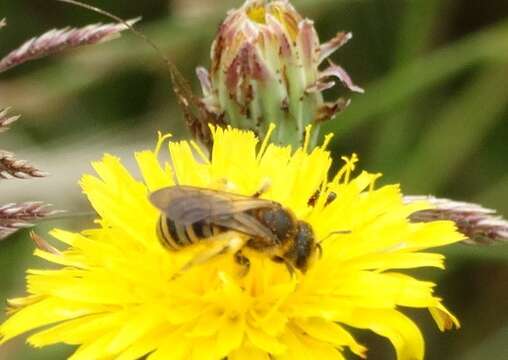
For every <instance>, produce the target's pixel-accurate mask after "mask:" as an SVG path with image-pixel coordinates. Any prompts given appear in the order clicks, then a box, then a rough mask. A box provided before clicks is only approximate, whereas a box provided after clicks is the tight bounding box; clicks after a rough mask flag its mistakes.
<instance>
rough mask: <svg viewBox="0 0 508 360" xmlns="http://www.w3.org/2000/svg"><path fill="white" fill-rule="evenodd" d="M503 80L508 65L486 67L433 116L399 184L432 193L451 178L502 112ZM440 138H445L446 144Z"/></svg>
mask: <svg viewBox="0 0 508 360" xmlns="http://www.w3.org/2000/svg"><path fill="white" fill-rule="evenodd" d="M506 79H508V63H506V64H501V65H492V66H489V67H486V68H485V69H483V70H481V71H480V73H479V74H478V75H477V76H476V78H475V79H474V80H473V81H471V83H469V84H468V85H467V87H466V88H465V89H464V90H463V92H462V93H459V94H457V96H456V97H455V98H452V99H451V100H450V101H449V103H448V104H447V105H446V106H445V107H444V109H442V110H441V111H439V112H438V113H437V114H436V117H435V119H434V120H433V126H432V127H431V128H430V129H429V130H427V132H426V133H425V134H424V136H423V139H422V140H421V142H420V143H419V144H418V145H417V146H416V148H414V149H413V150H412V153H411V154H410V156H409V159H407V162H405V163H407V166H406V167H405V169H404V170H403V172H402V176H401V180H400V181H401V182H402V183H403V184H404V185H405V186H407V187H408V188H410V189H411V188H414V189H418V191H419V192H424V193H426V192H433V193H435V192H436V190H439V189H440V188H441V187H442V186H443V185H445V184H446V181H447V180H448V179H449V178H450V177H453V175H454V173H455V172H456V171H457V170H458V168H459V167H460V165H462V164H463V162H464V161H465V160H466V159H467V158H468V156H469V155H471V154H472V153H473V152H474V151H475V150H476V149H477V148H478V146H479V145H480V144H481V141H482V140H483V138H484V137H485V136H486V135H487V134H488V133H489V131H490V130H491V129H492V127H493V126H494V125H495V124H496V122H497V121H498V120H499V118H500V116H501V115H502V113H503V111H505V109H506V107H507V105H508V86H506ZM443 134H447V135H448V136H447V141H446V142H443ZM436 159H438V160H439V162H437V163H436V161H435V160H436Z"/></svg>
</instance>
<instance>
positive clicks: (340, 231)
mask: <svg viewBox="0 0 508 360" xmlns="http://www.w3.org/2000/svg"><path fill="white" fill-rule="evenodd" d="M351 232H352V231H350V230H338V231H332V232H331V233H329V234H328V235H326V237H325V238H324V239H323V240H321V241H319V242H318V243H317V244H318V245H319V246H321V244H322V243H324V242H325V241H326V240H328V239H329V238H331V237H332V236H333V235H348V234H351Z"/></svg>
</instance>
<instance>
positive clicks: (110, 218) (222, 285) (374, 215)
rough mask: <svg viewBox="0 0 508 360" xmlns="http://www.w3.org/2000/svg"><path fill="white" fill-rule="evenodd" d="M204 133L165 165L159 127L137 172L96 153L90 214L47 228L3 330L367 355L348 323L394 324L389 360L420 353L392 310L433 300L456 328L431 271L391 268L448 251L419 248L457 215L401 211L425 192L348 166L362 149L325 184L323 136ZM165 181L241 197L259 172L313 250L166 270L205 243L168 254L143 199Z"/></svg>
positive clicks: (200, 355) (103, 347) (110, 351)
mask: <svg viewBox="0 0 508 360" xmlns="http://www.w3.org/2000/svg"><path fill="white" fill-rule="evenodd" d="M212 133H213V137H214V147H213V150H212V153H211V156H210V159H208V157H207V156H205V155H204V154H203V153H202V152H201V151H200V150H199V148H198V146H197V145H196V144H194V143H192V142H188V141H182V142H170V144H169V153H170V156H171V161H170V163H168V164H165V165H163V166H161V164H160V163H159V161H158V159H157V157H158V153H159V152H160V149H161V145H162V141H163V139H162V138H161V139H159V143H158V146H157V149H156V150H155V151H143V152H140V153H137V154H136V160H137V162H138V165H139V168H140V172H141V176H142V178H143V180H142V181H138V180H136V179H135V178H134V177H133V176H132V175H131V174H130V173H129V172H128V171H127V170H126V169H125V168H124V167H123V166H122V164H121V163H120V161H119V159H117V158H116V157H113V156H111V155H106V156H105V157H104V158H103V160H102V161H100V162H96V163H94V164H93V166H94V168H95V170H96V172H97V174H98V177H95V176H91V175H86V176H84V177H83V180H82V182H81V185H82V188H83V191H84V192H85V194H86V195H87V196H88V198H89V200H90V202H91V204H92V206H93V207H94V208H95V210H96V211H97V214H98V217H99V220H98V221H97V225H98V226H97V227H96V228H94V229H90V230H86V231H83V232H82V233H72V232H67V231H63V230H54V231H53V232H52V235H53V236H54V237H55V238H56V239H58V240H60V241H61V242H62V243H64V245H65V247H66V248H65V249H64V250H61V251H44V250H41V249H38V250H36V251H35V254H36V255H37V256H39V257H41V258H43V259H46V260H48V261H49V262H51V263H54V264H57V265H58V267H57V269H52V270H29V271H28V277H27V291H28V294H29V295H28V296H26V297H23V298H19V299H13V300H11V301H10V304H11V312H12V313H11V316H10V317H9V319H7V321H5V323H4V324H2V325H1V326H0V336H1V337H2V340H1V341H2V342H6V341H8V340H9V339H11V338H13V337H15V336H17V335H19V334H22V333H25V332H27V331H31V330H34V329H36V330H38V332H36V333H35V334H34V335H31V336H30V337H29V339H28V342H29V343H30V344H31V345H33V346H36V347H40V346H45V345H51V344H55V343H66V344H72V345H78V346H79V348H78V349H77V351H76V353H75V354H74V355H73V356H72V359H74V360H77V359H84V360H90V359H122V360H127V359H139V358H141V357H143V356H147V359H149V360H156V359H165V360H166V359H172V360H177V359H196V360H197V359H199V360H207V359H209V360H220V359H223V358H225V357H227V358H228V359H230V360H236V359H252V360H254V359H255V360H258V359H259V360H261V359H266V360H268V359H277V360H285V359H288V360H289V359H291V360H299V359H302V360H303V359H343V354H342V351H343V349H344V348H349V349H350V350H351V351H352V352H353V353H355V354H357V355H359V356H361V357H366V356H367V352H366V349H365V348H364V347H363V346H362V345H361V344H359V343H358V342H357V341H355V339H354V338H353V337H352V335H351V334H350V333H349V332H348V330H347V328H345V327H344V325H347V326H350V327H355V328H361V329H369V330H372V331H373V332H375V333H377V334H379V335H381V336H384V337H387V338H388V339H389V340H390V341H391V342H392V343H393V345H394V347H395V349H396V352H397V358H398V359H402V360H404V359H406V360H409V359H411V360H413V359H422V358H423V353H424V344H423V338H422V335H421V333H420V331H419V330H418V327H417V326H416V325H415V324H414V323H413V322H412V321H411V320H410V319H409V318H407V317H406V316H405V315H403V314H402V312H401V308H404V307H414V308H427V309H428V310H430V313H431V314H432V316H433V317H434V319H435V320H436V322H437V324H438V326H439V328H440V329H441V330H444V329H448V328H451V327H452V326H453V325H455V326H458V322H457V320H456V319H455V318H454V317H453V315H451V314H450V313H449V312H448V311H447V310H446V309H445V308H444V306H443V305H442V304H441V301H440V299H439V298H437V297H435V296H434V295H433V287H434V284H432V283H430V282H424V281H420V280H417V279H415V278H413V277H411V276H408V275H405V274H403V273H400V272H398V271H399V270H401V269H410V268H418V267H437V268H442V267H443V256H441V255H439V254H434V253H429V252H425V250H426V249H427V248H431V247H436V246H441V245H446V244H450V243H453V242H456V241H459V240H460V239H461V238H462V236H461V235H460V234H459V233H457V232H456V231H455V229H454V225H453V224H452V223H451V222H446V221H437V222H431V223H417V224H415V223H410V222H409V221H408V216H409V215H410V214H411V213H413V212H415V211H417V210H421V209H424V208H426V207H428V205H426V204H424V203H419V204H412V205H404V204H403V201H402V197H401V194H400V192H399V187H398V186H397V185H390V186H383V187H381V188H376V187H375V184H374V183H375V181H376V179H377V178H378V177H379V176H378V175H373V174H368V173H366V172H363V173H361V174H360V175H358V176H357V177H353V175H352V171H353V170H354V167H355V163H356V161H357V159H356V157H353V158H351V159H346V160H347V162H346V165H345V166H344V167H343V168H342V169H341V170H340V171H339V173H338V174H337V175H336V176H335V177H334V178H333V180H332V181H328V180H327V179H328V171H329V169H330V165H331V163H332V161H331V158H330V153H329V152H328V151H327V150H326V143H327V142H328V141H329V140H330V138H329V137H328V138H327V140H326V141H325V144H324V145H323V146H321V147H319V148H316V149H314V150H313V151H309V150H308V149H307V148H306V146H304V147H303V148H300V149H297V150H296V151H295V152H292V151H291V149H290V148H289V147H280V146H276V145H273V144H269V141H268V140H265V141H264V142H263V143H261V144H260V143H259V141H258V139H257V138H256V137H255V135H254V134H253V133H251V132H246V131H240V130H236V129H226V130H223V129H213V131H212ZM174 184H180V185H192V186H197V187H204V188H210V189H216V190H221V191H228V192H231V193H236V194H243V195H249V196H250V195H252V194H254V193H256V192H257V191H259V189H260V188H262V187H263V186H265V184H268V185H269V186H268V187H267V189H266V191H265V192H263V193H262V195H261V197H262V198H266V199H270V200H273V201H276V202H278V203H280V204H281V205H282V206H284V207H285V208H288V209H290V210H291V211H292V212H293V213H294V214H295V216H296V217H297V218H298V219H301V220H304V221H306V222H308V223H309V224H310V225H311V226H312V228H313V230H314V233H315V236H316V239H317V241H320V242H321V244H320V245H321V247H322V254H320V256H315V257H314V258H313V260H312V262H311V264H310V266H309V269H308V271H307V272H305V273H304V274H303V273H301V272H296V273H294V274H290V272H289V271H288V269H287V267H286V266H285V265H284V264H280V263H276V262H275V261H273V260H271V259H270V258H269V257H268V256H266V254H264V253H261V252H259V251H254V250H249V249H248V248H246V249H244V252H245V254H246V256H247V257H248V258H249V259H250V263H251V265H250V270H249V271H248V272H247V274H242V273H241V271H240V267H239V265H238V263H237V262H235V260H234V257H233V254H230V253H226V254H223V255H220V256H218V257H216V258H213V259H211V260H209V261H206V262H204V263H202V264H199V265H196V266H193V267H191V268H189V269H187V270H186V271H184V272H181V273H180V274H179V276H175V274H177V273H178V272H179V271H180V270H181V269H182V266H184V265H185V264H186V263H187V262H188V261H189V260H191V259H193V258H195V257H196V256H197V255H199V253H201V252H202V251H203V250H204V249H206V248H207V247H209V246H211V244H212V243H213V240H210V241H209V242H205V241H203V242H201V243H200V244H197V245H194V246H190V247H188V248H185V249H183V250H180V251H174V252H171V251H168V250H166V249H165V248H164V247H163V246H162V245H161V243H160V242H159V240H158V238H157V235H156V225H157V221H158V218H159V215H160V213H159V211H158V210H157V209H155V208H154V206H152V204H151V203H150V201H149V200H148V196H149V194H150V193H151V192H153V191H155V190H158V189H161V188H164V187H168V186H172V185H174ZM331 192H333V193H335V194H336V195H337V198H336V199H335V200H334V201H332V202H329V201H327V199H328V196H329V194H330V193H331ZM315 194H318V196H317V197H316V196H314V195H315ZM311 198H312V199H313V201H309V199H311ZM344 231H346V232H344ZM238 236H241V235H240V234H238ZM373 357H374V358H375V357H376V356H375V354H373Z"/></svg>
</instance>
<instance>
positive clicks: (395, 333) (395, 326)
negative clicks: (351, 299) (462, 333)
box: [344, 309, 424, 360]
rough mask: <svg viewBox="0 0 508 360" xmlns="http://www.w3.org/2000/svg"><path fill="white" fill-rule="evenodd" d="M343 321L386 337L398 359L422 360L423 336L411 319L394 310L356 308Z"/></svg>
mask: <svg viewBox="0 0 508 360" xmlns="http://www.w3.org/2000/svg"><path fill="white" fill-rule="evenodd" d="M344 322H345V323H347V324H348V325H351V326H353V327H358V328H361V329H370V330H372V331H374V332H375V333H377V334H379V335H381V336H384V337H386V338H388V339H389V340H390V341H391V343H392V345H393V346H394V348H395V351H396V353H397V359H398V360H422V359H423V356H424V342H423V337H422V334H421V332H420V330H419V329H418V327H417V326H416V325H415V323H414V322H413V321H411V320H410V319H409V318H407V317H406V316H404V315H402V314H401V313H400V312H398V311H396V310H382V309H380V310H375V309H358V310H357V311H355V312H354V313H353V314H352V315H351V316H350V317H348V318H345V319H344Z"/></svg>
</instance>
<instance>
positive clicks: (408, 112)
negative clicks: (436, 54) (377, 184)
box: [370, 0, 448, 173]
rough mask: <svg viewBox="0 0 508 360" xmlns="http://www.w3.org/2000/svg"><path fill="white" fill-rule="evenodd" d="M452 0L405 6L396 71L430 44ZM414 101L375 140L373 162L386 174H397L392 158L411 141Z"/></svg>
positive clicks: (392, 116) (399, 109) (425, 0)
mask: <svg viewBox="0 0 508 360" xmlns="http://www.w3.org/2000/svg"><path fill="white" fill-rule="evenodd" d="M447 3H448V0H443V1H440V0H413V1H407V2H406V3H405V6H406V10H405V12H404V16H402V25H401V29H400V31H399V32H398V37H399V38H398V42H397V47H396V49H395V55H394V57H393V58H394V65H393V67H394V68H397V67H401V66H404V65H405V64H409V63H411V62H412V61H414V60H415V59H417V58H418V57H419V56H421V55H422V53H423V52H424V51H425V49H426V48H427V47H428V46H429V45H430V42H431V38H433V35H434V32H435V26H436V23H437V21H438V18H439V16H440V15H441V13H442V10H443V8H444V7H445V6H446V5H447ZM414 105H415V104H414V101H407V102H406V103H405V104H402V105H401V106H399V107H397V109H394V110H393V111H392V112H390V113H389V114H387V116H386V117H385V119H386V120H385V123H384V125H383V126H381V127H380V130H379V132H378V135H377V136H376V139H375V144H376V151H374V152H373V153H372V154H371V155H370V156H371V158H372V163H374V164H376V165H377V166H379V167H380V168H382V169H384V171H385V172H387V173H391V171H392V170H393V171H395V170H396V169H395V168H394V166H390V164H393V161H392V159H394V158H396V156H397V154H400V153H401V152H403V151H405V150H406V149H407V147H408V146H409V143H410V139H408V136H407V134H408V133H409V132H410V131H411V117H412V116H413V113H414Z"/></svg>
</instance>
